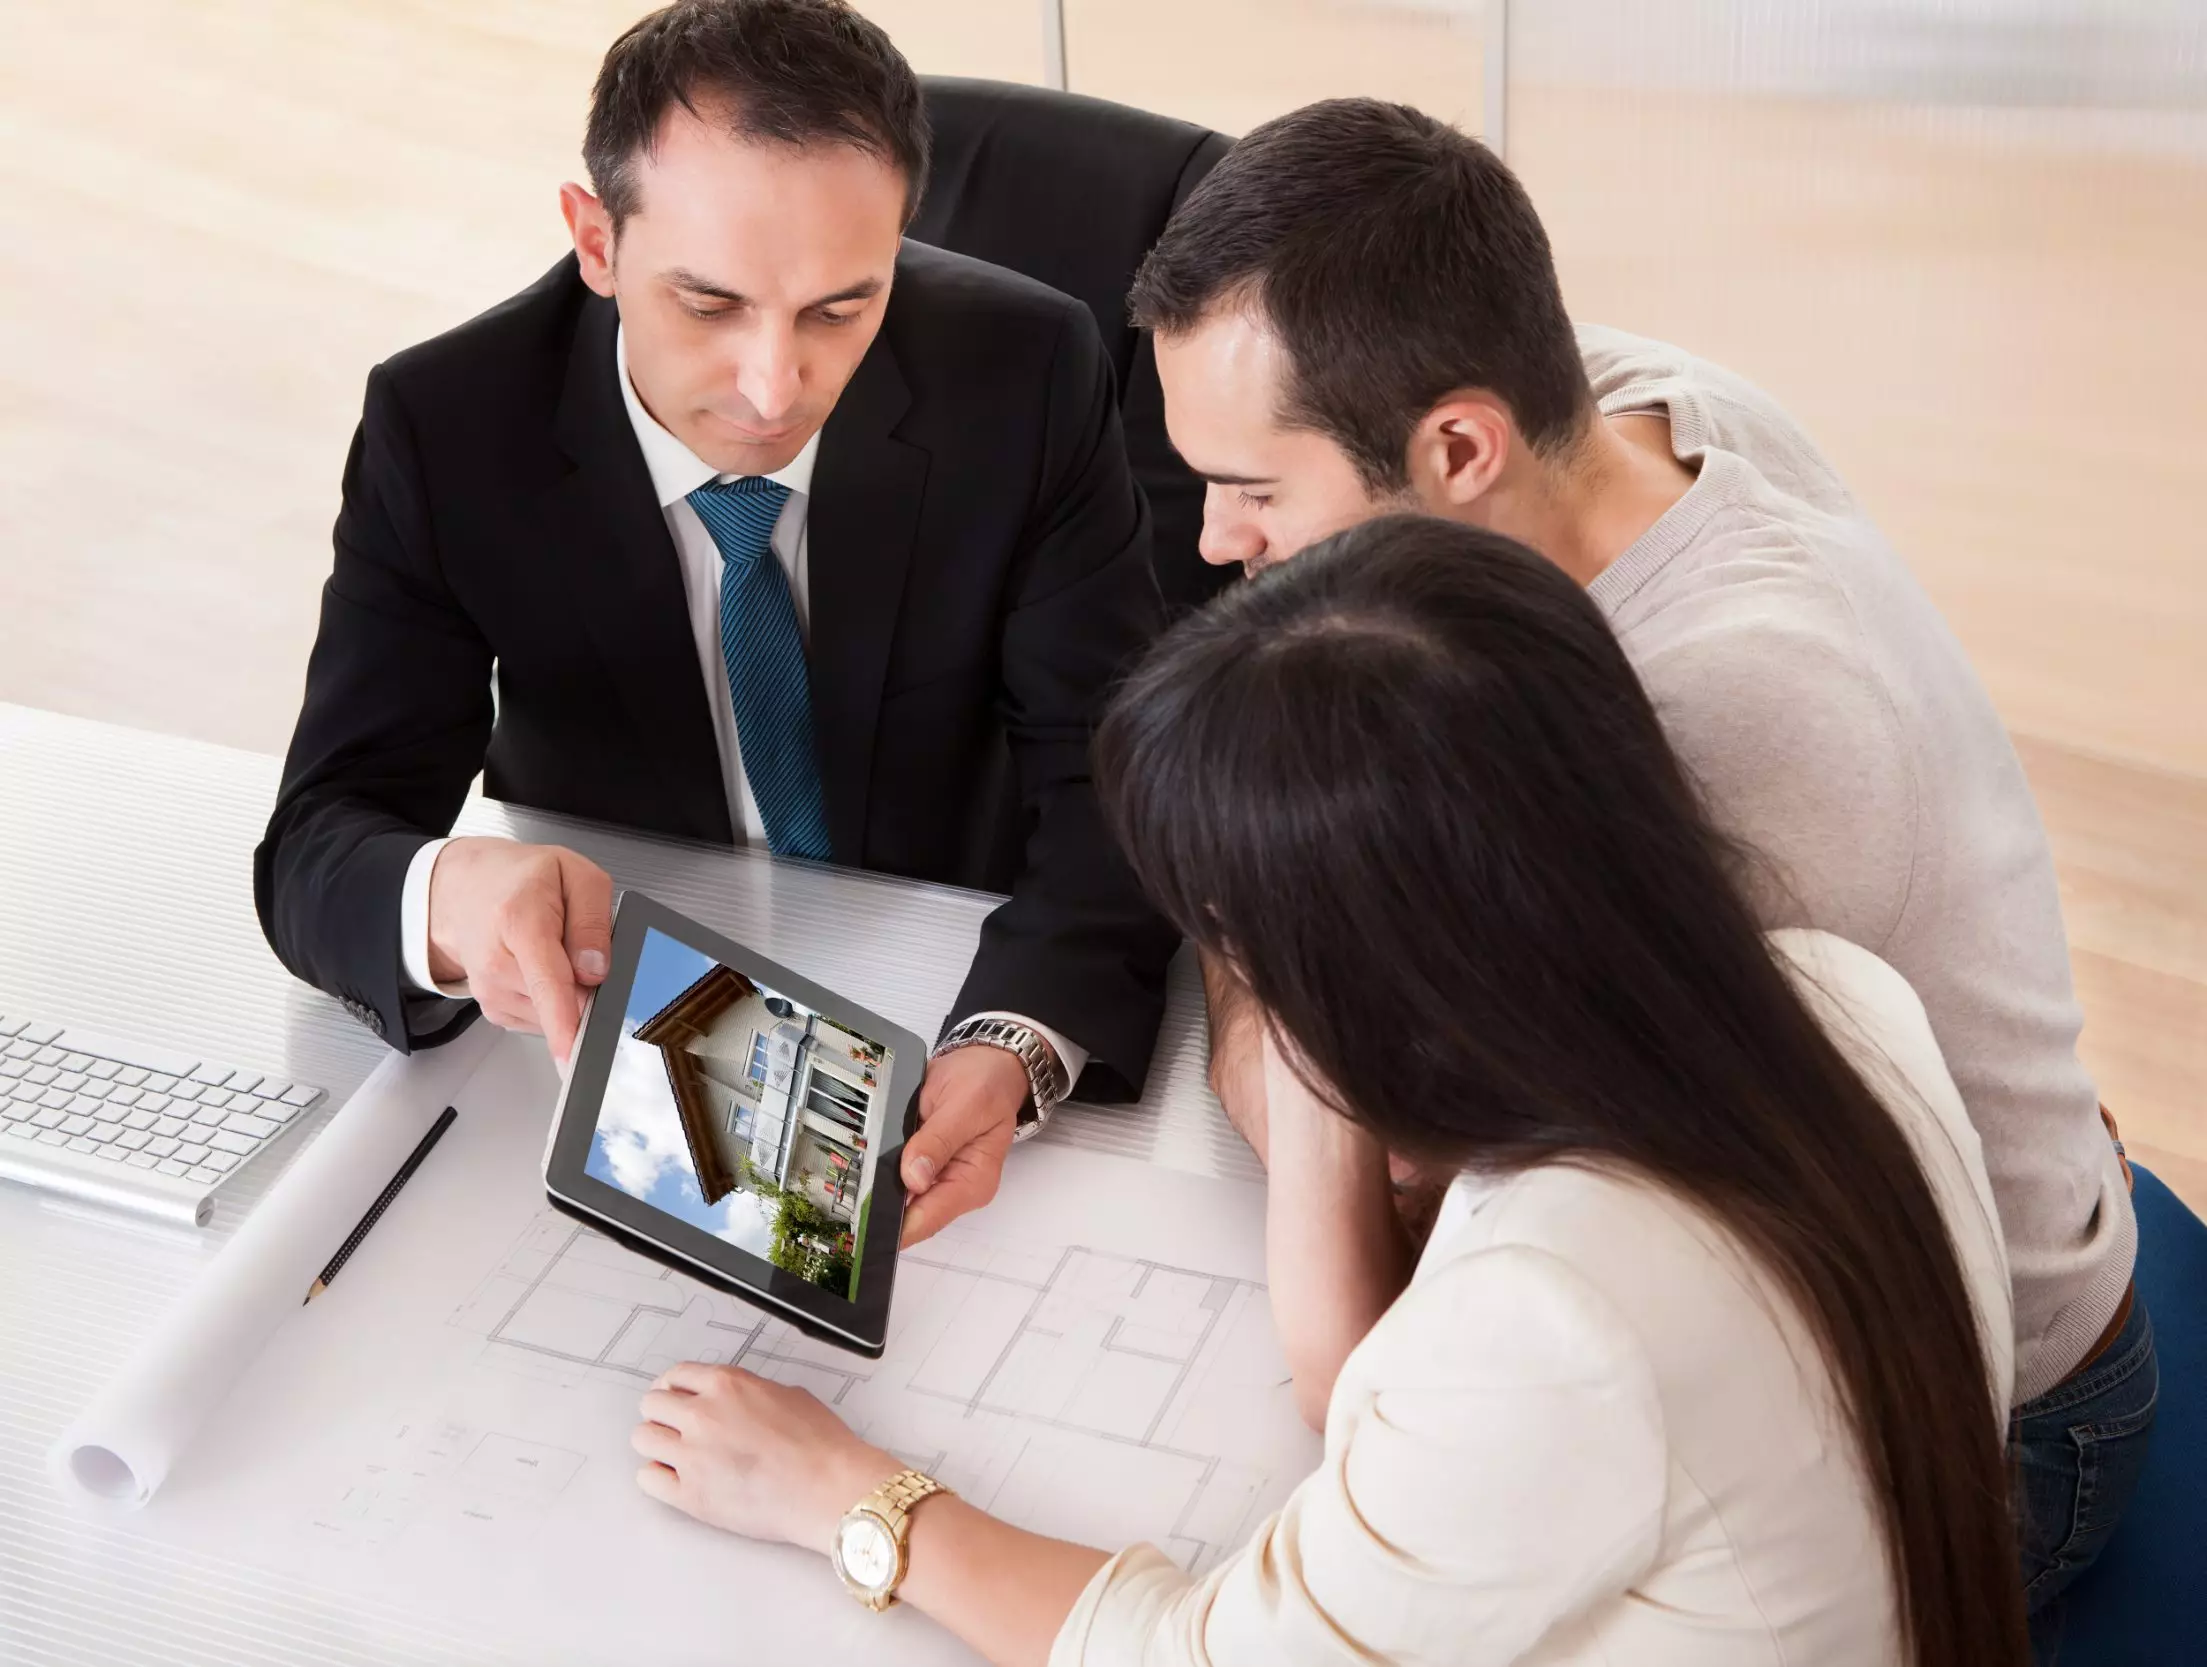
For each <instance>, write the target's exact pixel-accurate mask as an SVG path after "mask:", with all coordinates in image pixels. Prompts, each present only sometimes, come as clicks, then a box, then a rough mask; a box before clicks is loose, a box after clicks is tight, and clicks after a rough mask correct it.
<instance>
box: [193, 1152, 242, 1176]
mask: <svg viewBox="0 0 2207 1667" xmlns="http://www.w3.org/2000/svg"><path fill="white" fill-rule="evenodd" d="M237 1166H238V1160H237V1159H236V1158H233V1157H232V1156H230V1154H229V1153H227V1152H209V1153H208V1154H207V1161H206V1162H205V1163H204V1164H202V1165H201V1166H200V1167H201V1168H203V1169H211V1170H213V1171H214V1172H215V1173H216V1174H217V1175H227V1174H228V1173H229V1172H230V1171H231V1170H233V1169H235V1168H237Z"/></svg>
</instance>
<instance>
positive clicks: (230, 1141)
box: [207, 1129, 261, 1158]
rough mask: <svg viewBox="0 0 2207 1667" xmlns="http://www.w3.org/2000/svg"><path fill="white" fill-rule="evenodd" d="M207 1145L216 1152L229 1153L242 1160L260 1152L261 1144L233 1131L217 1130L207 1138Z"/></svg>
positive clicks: (248, 1136) (250, 1137)
mask: <svg viewBox="0 0 2207 1667" xmlns="http://www.w3.org/2000/svg"><path fill="white" fill-rule="evenodd" d="M207 1144H208V1145H210V1146H212V1147H213V1148H214V1149H215V1150H216V1151H218V1152H229V1153H233V1154H234V1155H236V1156H238V1157H241V1158H242V1157H245V1156H247V1155H248V1154H249V1153H252V1152H256V1151H258V1150H260V1144H261V1143H260V1142H259V1141H257V1140H255V1139H253V1138H252V1136H250V1135H242V1134H239V1133H238V1132H237V1130H235V1129H217V1130H215V1132H214V1133H213V1134H211V1135H209V1136H208V1137H207Z"/></svg>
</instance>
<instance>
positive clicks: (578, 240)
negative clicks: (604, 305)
mask: <svg viewBox="0 0 2207 1667" xmlns="http://www.w3.org/2000/svg"><path fill="white" fill-rule="evenodd" d="M559 211H560V213H561V214H562V215H563V216H565V217H566V220H567V235H568V236H570V237H572V238H573V239H574V240H575V258H576V259H577V260H578V261H580V262H581V263H582V281H583V282H584V283H586V284H588V285H589V286H590V287H591V288H592V289H594V290H596V291H597V292H598V293H599V294H600V295H602V296H605V297H606V298H607V299H608V300H611V299H612V296H613V216H612V215H610V214H608V213H607V212H606V211H605V204H603V203H601V202H600V201H598V199H597V198H596V197H594V196H592V195H591V194H590V193H589V192H588V191H586V190H584V189H583V188H582V187H581V186H579V185H577V184H575V182H574V181H572V180H569V181H568V182H567V183H566V184H565V185H563V186H561V187H560V188H559Z"/></svg>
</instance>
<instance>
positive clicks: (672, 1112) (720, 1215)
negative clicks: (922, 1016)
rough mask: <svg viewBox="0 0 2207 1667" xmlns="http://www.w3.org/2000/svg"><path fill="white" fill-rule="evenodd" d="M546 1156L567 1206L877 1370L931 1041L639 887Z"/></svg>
mask: <svg viewBox="0 0 2207 1667" xmlns="http://www.w3.org/2000/svg"><path fill="white" fill-rule="evenodd" d="M612 959H613V965H612V970H611V971H610V972H609V973H608V975H607V977H606V980H605V982H604V983H603V984H601V985H599V986H598V988H597V990H596V991H595V992H594V993H593V994H592V996H591V999H590V1006H589V1011H588V1012H587V1013H586V1014H585V1016H584V1019H583V1026H582V1034H581V1038H580V1040H579V1041H578V1042H577V1043H576V1046H575V1059H574V1069H573V1070H572V1071H571V1072H570V1073H569V1076H568V1080H567V1087H566V1090H565V1092H564V1093H562V1095H561V1096H560V1103H559V1110H558V1113H557V1115H556V1116H555V1117H554V1119H553V1124H552V1137H551V1140H550V1142H549V1144H548V1145H547V1146H546V1148H545V1155H544V1184H545V1190H546V1191H547V1193H548V1194H549V1195H550V1198H551V1201H552V1203H553V1205H554V1206H555V1207H557V1208H558V1209H560V1210H563V1211H565V1212H566V1213H567V1214H569V1215H572V1216H574V1217H576V1218H578V1219H579V1220H582V1221H584V1222H587V1223H588V1224H589V1225H590V1226H592V1227H594V1228H596V1229H597V1230H598V1231H600V1232H602V1233H604V1234H606V1235H607V1236H608V1237H609V1238H612V1239H615V1240H617V1241H618V1242H620V1243H622V1244H625V1245H627V1246H628V1247H629V1248H630V1249H632V1250H636V1251H639V1252H641V1253H642V1254H643V1255H646V1256H649V1257H651V1258H652V1259H653V1260H654V1261H658V1262H661V1263H664V1264H666V1265H667V1266H669V1267H672V1268H674V1269H676V1270H677V1271H679V1272H682V1273H685V1274H688V1275H690V1276H691V1277H692V1278H695V1279H700V1280H703V1281H705V1282H706V1283H707V1284H710V1285H714V1286H717V1287H718V1288H719V1289H721V1290H724V1291H729V1292H733V1293H734V1294H735V1295H737V1296H741V1297H743V1298H745V1299H746V1300H748V1301H751V1302H755V1303H758V1304H760V1305H761V1306H763V1307H765V1308H768V1309H771V1310H773V1311H774V1312H775V1313H777V1314H778V1315H780V1316H781V1317H782V1318H784V1319H787V1320H788V1321H789V1322H790V1323H791V1324H793V1325H795V1326H797V1327H798V1328H799V1329H800V1330H802V1331H804V1332H805V1333H806V1334H807V1335H809V1336H813V1337H817V1338H820V1339H822V1340H823V1341H826V1342H830V1343H834V1344H837V1345H839V1346H841V1347H843V1348H847V1349H852V1350H855V1351H857V1352H858V1353H860V1354H864V1355H870V1356H876V1357H878V1356H879V1355H880V1353H881V1349H882V1344H883V1342H884V1340H885V1339H886V1337H887V1335H888V1328H889V1293H890V1288H891V1286H892V1285H893V1284H894V1283H895V1279H896V1267H897V1240H898V1237H899V1235H900V1234H901V1233H902V1231H903V1228H904V1203H905V1195H904V1184H903V1182H902V1181H901V1180H900V1179H899V1176H898V1165H899V1161H900V1159H901V1158H902V1157H903V1153H904V1141H905V1137H906V1136H907V1135H908V1134H909V1133H910V1132H911V1130H912V1128H913V1127H915V1126H916V1124H917V1120H918V1115H919V1111H918V1107H919V1087H920V1078H921V1076H922V1075H923V1074H924V1072H925V1070H926V1065H927V1046H926V1044H925V1043H923V1042H922V1041H921V1040H920V1039H919V1037H917V1036H916V1035H914V1034H913V1033H912V1032H910V1031H908V1030H904V1029H902V1028H900V1027H899V1026H897V1025H893V1024H891V1023H890V1022H889V1021H888V1020H887V1019H884V1018H883V1017H881V1015H880V1014H878V1013H870V1012H868V1011H867V1010H866V1009H865V1008H863V1007H860V1006H858V1005H857V1004H856V1003H855V1002H850V1001H846V1000H844V999H843V998H842V997H841V996H838V995H837V994H835V992H834V991H832V990H827V989H823V988H822V987H821V986H819V985H817V984H815V983H813V982H812V981H811V980H810V979H807V978H803V977H800V976H799V975H798V974H796V973H794V972H791V971H790V970H789V969H788V968H787V967H783V966H777V965H776V964H775V963H774V962H772V961H770V960H768V959H767V958H766V957H765V956H763V955H760V954H758V953H756V952H755V951H753V950H750V949H747V948H745V947H744V946H743V945H741V944H739V943H735V942H733V941H731V940H730V939H728V938H724V937H722V936H721V935H720V934H719V933H717V932H714V931H711V930H709V929H708V928H706V927H703V926H700V925H698V924H697V922H695V921H693V920H686V919H684V918H683V917H682V916H681V915H679V914H676V913H675V912H674V911H673V910H672V909H669V908H667V907H666V906H665V905H664V904H661V903H657V902H654V901H653V900H652V899H651V898H649V897H645V896H642V895H641V894H639V893H637V892H633V891H631V892H627V893H624V894H623V895H622V897H621V899H620V903H619V906H618V908H617V909H616V910H615V913H614V921H613V957H612Z"/></svg>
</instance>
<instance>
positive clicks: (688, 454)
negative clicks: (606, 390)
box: [613, 328, 820, 509]
mask: <svg viewBox="0 0 2207 1667" xmlns="http://www.w3.org/2000/svg"><path fill="white" fill-rule="evenodd" d="M613 365H614V368H615V370H616V371H617V372H618V373H619V375H620V381H621V403H622V404H623V405H625V406H627V407H628V422H629V426H630V427H631V428H633V429H635V431H636V444H637V445H638V446H640V447H641V448H642V449H643V453H644V467H645V468H646V469H649V470H650V471H651V487H652V491H653V492H655V493H656V494H658V498H659V507H660V508H661V509H671V508H673V507H674V506H675V505H676V504H678V503H680V502H681V501H682V500H683V499H684V498H687V497H688V496H689V495H690V494H691V493H692V492H695V491H696V490H697V489H698V488H699V487H700V486H703V485H704V484H705V483H706V482H707V481H713V480H736V479H739V478H740V477H739V476H736V475H724V474H721V473H720V472H719V471H718V470H716V469H715V468H714V467H713V466H712V465H711V464H710V463H707V462H706V461H705V460H704V459H703V458H701V457H699V456H698V455H697V453H695V452H694V451H692V450H690V448H689V447H688V446H685V445H684V444H683V443H682V442H681V441H680V440H677V439H676V438H675V437H674V436H673V435H672V434H669V433H668V432H667V431H666V430H665V429H664V428H662V427H660V426H659V420H658V419H657V418H656V417H654V416H653V415H652V414H651V413H650V412H649V411H646V410H645V409H644V402H643V401H642V400H640V399H638V398H637V397H636V385H635V384H634V383H633V382H631V381H630V380H629V379H628V331H627V330H626V329H625V328H623V329H617V330H615V331H614V333H613ZM819 456H820V435H819V432H818V431H817V430H815V431H814V433H813V436H812V438H811V439H809V440H807V441H806V442H805V445H804V449H803V450H802V451H800V452H799V453H798V454H797V455H796V456H795V457H793V458H791V459H790V460H789V462H788V463H787V464H786V465H785V466H784V467H782V468H779V469H777V470H775V471H774V472H773V473H772V474H770V475H768V476H767V477H766V478H767V479H768V480H770V481H773V482H775V483H776V484H777V485H781V486H786V487H788V488H789V489H790V491H791V492H793V493H795V494H796V495H797V496H799V497H805V496H808V495H810V493H811V491H812V466H813V464H814V463H815V462H816V461H817V460H818V459H819Z"/></svg>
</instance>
